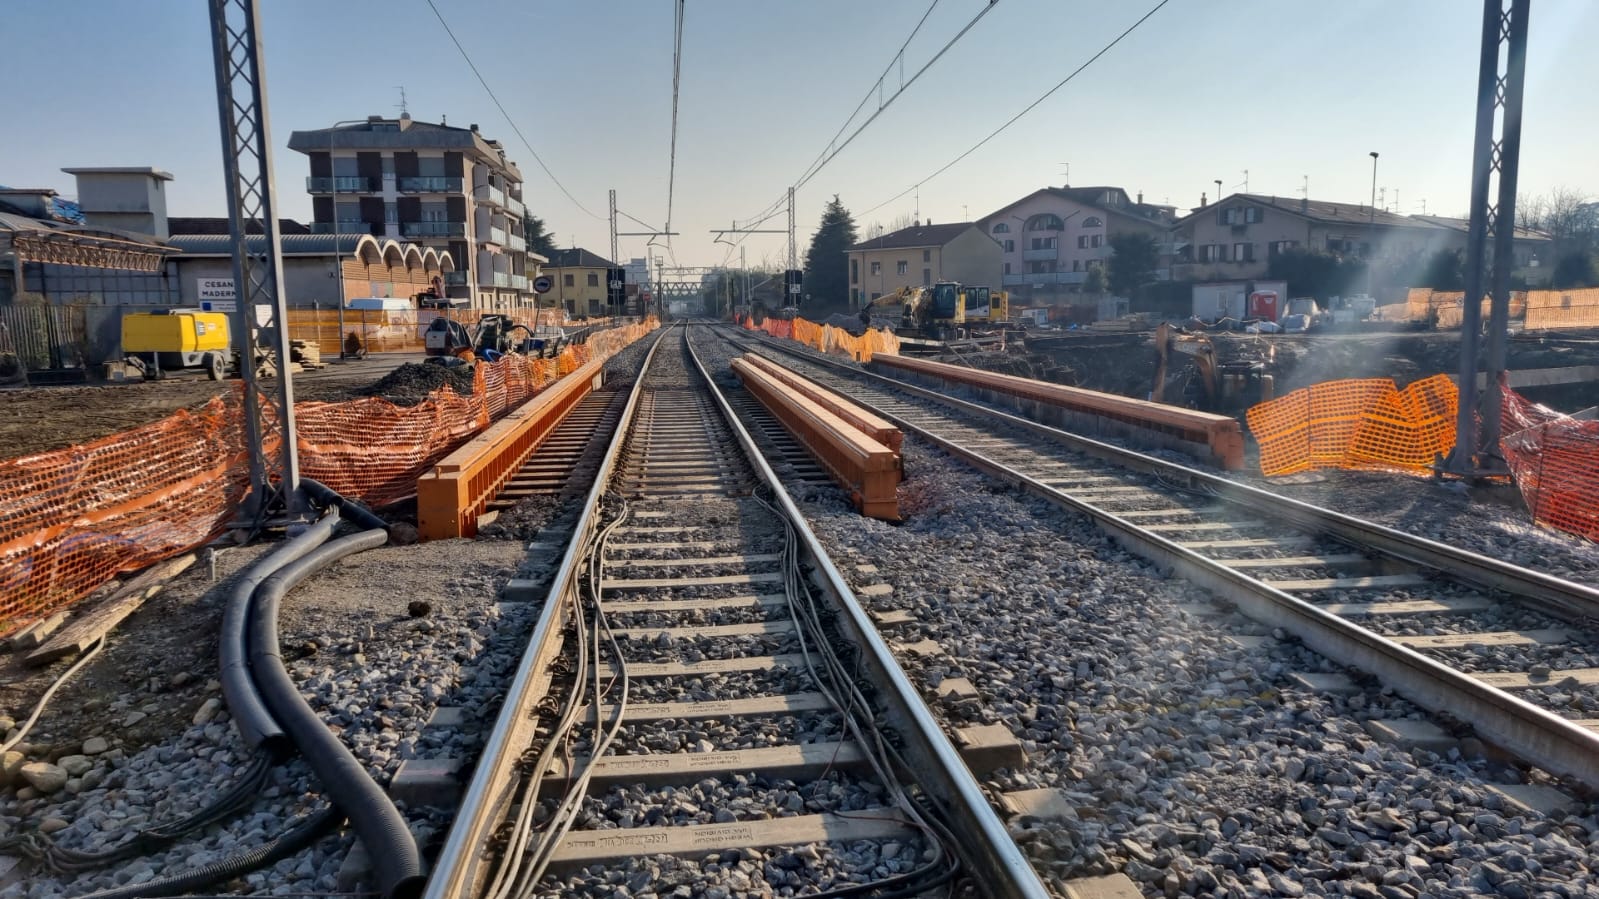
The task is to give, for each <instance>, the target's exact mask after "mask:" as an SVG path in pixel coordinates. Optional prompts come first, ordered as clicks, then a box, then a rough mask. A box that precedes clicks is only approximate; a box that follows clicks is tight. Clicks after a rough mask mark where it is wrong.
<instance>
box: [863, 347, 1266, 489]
mask: <svg viewBox="0 0 1599 899" xmlns="http://www.w3.org/2000/svg"><path fill="white" fill-rule="evenodd" d="M871 367H872V369H873V370H874V371H877V372H879V373H880V374H884V375H887V376H888V377H891V378H897V379H899V380H902V381H911V382H920V383H922V384H924V385H925V386H931V387H935V388H943V389H948V388H950V387H957V386H959V387H967V388H970V389H971V390H973V391H975V392H976V393H977V394H978V395H979V396H981V397H982V398H984V399H987V400H989V401H991V402H998V403H1001V404H1008V405H1010V406H1012V407H1013V408H1016V409H1018V410H1020V411H1021V412H1022V413H1023V414H1024V415H1028V416H1030V417H1032V418H1034V419H1035V420H1038V421H1042V422H1044V423H1046V424H1054V425H1057V426H1060V427H1065V428H1067V429H1075V430H1091V431H1098V432H1101V433H1105V434H1109V435H1112V436H1119V437H1125V438H1128V439H1131V440H1136V441H1141V442H1144V443H1146V444H1154V445H1156V446H1162V447H1166V448H1169V449H1175V450H1179V451H1181V452H1186V453H1189V454H1190V455H1193V456H1195V457H1197V458H1200V459H1204V460H1206V461H1208V462H1210V463H1212V464H1214V465H1216V466H1217V467H1219V468H1222V469H1225V470H1228V471H1237V470H1239V469H1242V468H1243V467H1244V434H1243V429H1242V428H1241V427H1240V426H1239V424H1238V420H1237V419H1235V418H1232V417H1230V416H1227V415H1215V414H1212V413H1209V412H1198V411H1195V410H1193V409H1183V408H1181V407H1178V406H1168V405H1165V404H1163V403H1152V402H1149V401H1148V400H1138V399H1133V398H1132V397H1125V396H1117V395H1116V394H1113V393H1101V392H1100V391H1097V390H1084V389H1083V388H1081V387H1067V386H1066V385H1064V384H1051V383H1049V382H1048V381H1035V380H1033V379H1031V378H1019V377H1016V376H1015V375H1002V374H997V373H995V372H989V371H982V370H980V369H975V368H965V367H962V366H959V365H947V364H945V363H942V362H931V361H928V360H926V359H908V358H906V357H904V356H886V355H876V356H873V357H872V361H871Z"/></svg>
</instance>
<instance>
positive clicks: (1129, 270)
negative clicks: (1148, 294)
mask: <svg viewBox="0 0 1599 899" xmlns="http://www.w3.org/2000/svg"><path fill="white" fill-rule="evenodd" d="M1110 248H1111V257H1110V275H1109V278H1108V279H1107V283H1108V286H1109V287H1110V292H1111V293H1113V294H1115V295H1116V296H1119V297H1126V298H1129V299H1130V298H1132V295H1133V294H1134V293H1135V292H1136V291H1137V290H1138V288H1140V287H1143V286H1144V285H1145V284H1149V283H1151V282H1153V281H1154V280H1155V267H1156V266H1157V265H1159V264H1160V247H1159V245H1158V244H1156V243H1155V238H1153V237H1151V236H1149V235H1148V234H1135V233H1130V232H1124V233H1121V234H1112V235H1111V237H1110Z"/></svg>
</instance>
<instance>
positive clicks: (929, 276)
mask: <svg viewBox="0 0 1599 899" xmlns="http://www.w3.org/2000/svg"><path fill="white" fill-rule="evenodd" d="M932 283H933V270H932V269H930V268H924V269H922V286H923V287H927V286H929V285H931V284H932Z"/></svg>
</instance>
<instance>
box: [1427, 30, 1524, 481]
mask: <svg viewBox="0 0 1599 899" xmlns="http://www.w3.org/2000/svg"><path fill="white" fill-rule="evenodd" d="M1513 2H1517V0H1513ZM1519 2H1521V3H1525V2H1526V0H1519ZM1502 10H1503V3H1502V0H1483V8H1482V43H1481V51H1480V54H1479V58H1478V63H1477V121H1476V136H1475V138H1474V139H1473V142H1472V152H1471V221H1470V224H1469V225H1468V226H1467V228H1466V272H1465V274H1466V293H1465V297H1464V299H1463V300H1462V302H1461V309H1460V380H1459V390H1460V406H1459V409H1458V411H1457V413H1456V418H1455V448H1454V450H1453V451H1452V452H1451V453H1450V456H1449V459H1448V460H1447V462H1446V463H1445V469H1446V470H1448V471H1449V472H1451V473H1454V474H1458V475H1467V476H1471V475H1477V474H1479V473H1480V471H1481V470H1480V468H1479V466H1478V464H1477V463H1478V460H1477V452H1476V451H1477V447H1478V441H1477V409H1478V397H1479V396H1480V394H1479V393H1478V391H1477V366H1478V361H1479V357H1480V355H1481V346H1482V298H1483V294H1484V293H1485V291H1484V290H1483V284H1484V275H1486V274H1487V272H1486V271H1485V269H1486V267H1487V259H1486V253H1485V250H1486V249H1487V243H1488V240H1487V238H1488V229H1489V226H1490V224H1491V223H1490V221H1489V218H1490V210H1489V208H1488V187H1489V181H1490V179H1491V178H1492V177H1493V172H1494V168H1495V164H1496V160H1495V158H1494V156H1495V151H1496V149H1498V148H1497V147H1496V146H1495V141H1494V108H1495V107H1496V106H1497V105H1498V90H1499V41H1500V23H1501V20H1502ZM1518 89H1519V85H1518ZM1512 224H1513V223H1512ZM1514 233H1515V230H1514V227H1512V229H1511V234H1512V235H1514Z"/></svg>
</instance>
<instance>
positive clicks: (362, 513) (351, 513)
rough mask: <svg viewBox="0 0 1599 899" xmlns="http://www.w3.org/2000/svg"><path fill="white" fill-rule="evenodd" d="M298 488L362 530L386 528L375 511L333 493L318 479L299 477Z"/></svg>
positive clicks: (386, 525)
mask: <svg viewBox="0 0 1599 899" xmlns="http://www.w3.org/2000/svg"><path fill="white" fill-rule="evenodd" d="M300 488H301V489H302V490H304V491H305V495H306V496H309V497H311V498H312V499H314V500H316V501H317V502H319V503H321V504H322V505H324V506H330V507H333V508H336V509H338V510H339V511H340V512H341V513H343V515H344V517H345V519H347V520H348V521H350V522H351V523H352V524H356V525H360V527H361V529H362V530H377V529H382V530H385V531H387V530H388V527H389V523H388V522H386V521H384V520H383V519H382V518H379V517H378V515H377V513H375V512H373V511H372V510H371V509H368V508H367V507H366V506H363V505H361V504H360V503H358V502H356V501H355V500H353V499H347V498H345V497H342V496H340V495H339V494H337V493H334V492H333V489H332V488H331V487H329V486H328V485H326V484H324V483H322V482H320V481H313V480H311V479H310V478H301V479H300Z"/></svg>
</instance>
